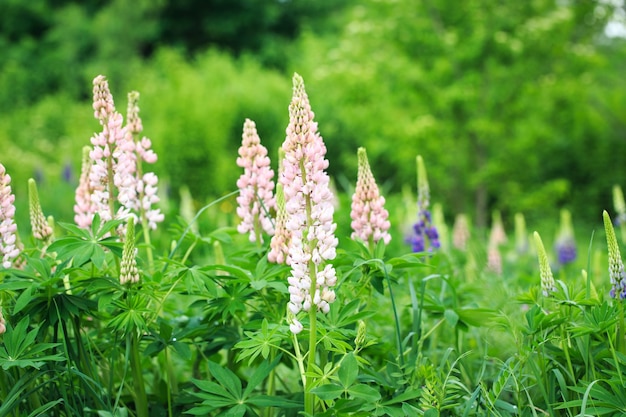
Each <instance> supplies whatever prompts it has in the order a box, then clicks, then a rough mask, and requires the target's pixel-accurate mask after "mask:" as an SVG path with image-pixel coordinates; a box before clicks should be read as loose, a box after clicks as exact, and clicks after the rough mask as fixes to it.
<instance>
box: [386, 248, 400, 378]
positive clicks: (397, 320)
mask: <svg viewBox="0 0 626 417" xmlns="http://www.w3.org/2000/svg"><path fill="white" fill-rule="evenodd" d="M381 263H382V265H383V272H384V274H385V281H387V287H389V298H390V299H391V308H392V310H393V319H394V321H395V329H396V345H397V349H398V360H399V361H400V367H401V368H404V352H403V350H402V335H401V333H400V318H399V316H398V309H397V307H396V300H395V297H394V296H393V289H392V288H391V279H390V278H389V274H388V273H387V267H386V265H385V264H384V262H383V261H382V260H381Z"/></svg>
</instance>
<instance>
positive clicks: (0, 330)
mask: <svg viewBox="0 0 626 417" xmlns="http://www.w3.org/2000/svg"><path fill="white" fill-rule="evenodd" d="M6 331H7V322H6V320H5V319H4V316H3V315H2V307H0V334H4V332H6Z"/></svg>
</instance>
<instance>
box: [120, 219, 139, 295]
mask: <svg viewBox="0 0 626 417" xmlns="http://www.w3.org/2000/svg"><path fill="white" fill-rule="evenodd" d="M136 253H137V249H136V248H135V220H134V218H133V217H129V218H128V222H127V223H126V238H125V240H124V251H123V252H122V264H121V265H120V283H121V284H122V285H124V284H127V283H131V284H134V283H137V282H139V271H138V270H137V258H136V257H135V256H136Z"/></svg>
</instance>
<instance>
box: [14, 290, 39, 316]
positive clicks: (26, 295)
mask: <svg viewBox="0 0 626 417" xmlns="http://www.w3.org/2000/svg"><path fill="white" fill-rule="evenodd" d="M31 285H32V284H31ZM33 298H34V297H33V296H32V287H31V288H27V289H25V290H24V292H22V293H21V294H20V295H19V297H17V300H15V306H14V307H13V315H16V314H17V313H19V312H20V311H22V310H23V309H24V308H25V307H26V306H28V304H30V302H31V301H32V300H33Z"/></svg>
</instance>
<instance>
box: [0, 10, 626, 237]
mask: <svg viewBox="0 0 626 417" xmlns="http://www.w3.org/2000/svg"><path fill="white" fill-rule="evenodd" d="M625 14H626V11H625V10H624V4H623V2H619V1H617V0H615V1H606V0H602V1H600V0H598V1H592V0H588V1H577V0H570V1H567V0H524V1H507V2H500V1H495V0H466V1H458V0H360V1H357V0H84V1H78V0H76V1H70V0H29V1H24V0H1V1H0V149H1V151H0V162H2V163H3V164H4V165H5V166H6V167H7V169H8V171H9V172H10V173H11V175H12V176H13V178H14V183H13V186H14V189H15V192H16V194H18V200H22V201H25V196H26V180H27V179H28V178H29V177H35V178H37V179H38V180H39V182H40V187H41V190H42V191H41V192H40V194H41V195H42V200H43V201H42V202H43V204H44V209H45V211H46V212H47V213H49V214H53V215H55V217H57V218H58V219H61V220H63V221H71V219H72V218H73V214H72V206H73V200H72V198H73V190H74V188H75V187H76V182H77V178H78V175H79V170H80V158H81V148H82V147H83V146H85V145H88V144H89V138H90V137H91V135H92V134H93V133H94V132H96V131H98V130H99V125H98V123H97V121H96V120H95V119H94V118H93V112H92V108H91V80H92V79H93V78H94V77H95V76H96V75H98V74H104V75H106V76H107V77H108V79H109V83H110V86H111V89H112V91H113V95H114V98H115V100H116V106H117V109H118V111H120V112H121V113H122V114H125V112H126V94H127V93H128V92H129V91H131V90H137V91H139V92H140V93H141V99H140V107H141V113H140V115H141V117H142V118H143V122H144V123H143V124H144V133H145V134H146V136H148V137H150V138H151V139H152V140H153V146H154V149H155V151H156V152H157V154H158V155H159V162H158V163H157V164H156V166H155V168H154V170H155V171H156V172H157V174H158V175H159V177H160V178H161V181H162V186H164V187H165V186H166V185H167V191H168V193H169V195H170V196H171V197H172V199H173V200H174V201H176V200H177V199H178V198H179V197H178V196H179V189H180V187H181V186H183V185H186V186H188V187H189V190H190V191H191V194H192V195H193V197H194V198H195V199H196V201H198V202H199V204H203V203H205V202H208V201H211V199H214V198H215V197H218V196H221V195H223V194H225V193H228V192H230V191H233V190H234V189H235V187H236V186H235V182H236V179H237V177H238V176H239V175H240V169H239V168H238V167H237V166H236V164H235V159H236V157H237V148H238V147H239V144H240V141H241V131H242V126H243V121H244V119H245V118H246V117H248V118H251V119H253V120H254V121H255V122H256V123H257V127H258V130H259V134H260V136H261V140H262V141H263V143H264V144H265V145H266V146H267V147H268V149H269V151H270V155H276V154H277V149H278V147H279V146H280V144H281V143H282V141H283V139H284V135H285V128H286V126H287V123H288V111H287V108H288V105H289V101H290V97H291V76H292V74H293V72H294V71H295V72H298V73H299V74H301V75H302V76H303V77H304V80H305V83H306V87H307V92H308V94H309V98H310V100H311V104H312V107H313V110H314V111H315V113H316V120H317V122H318V123H319V129H320V132H321V134H322V136H323V138H324V140H325V142H326V145H327V147H328V149H329V154H328V159H329V161H330V168H329V170H330V173H331V175H332V176H333V177H334V179H335V182H336V185H337V188H338V189H339V190H340V191H345V192H351V187H353V185H352V184H354V182H355V180H356V151H357V148H358V147H359V146H365V147H366V148H367V151H368V156H369V158H370V163H371V165H372V169H373V171H374V175H375V176H376V178H377V180H378V182H379V184H380V185H381V186H382V188H383V190H384V192H385V193H387V194H389V195H399V194H400V193H401V192H402V190H407V189H408V190H411V191H412V192H413V193H414V191H413V190H415V188H416V174H415V171H416V168H415V157H416V155H417V154H421V155H422V156H423V157H424V160H425V162H426V165H427V169H428V174H429V181H430V186H431V195H432V199H433V201H435V202H439V203H441V204H442V205H443V207H444V211H445V213H446V216H447V217H448V218H449V219H450V218H451V216H453V215H454V214H456V213H460V212H465V213H469V214H470V215H471V216H473V218H474V219H475V220H476V223H477V225H478V226H484V225H487V224H488V223H489V219H490V212H491V211H492V210H495V209H497V210H500V212H501V213H502V214H503V218H504V219H505V221H507V222H509V224H512V220H513V214H514V213H515V212H523V213H524V214H525V215H526V216H527V218H528V219H530V220H531V221H532V220H533V219H541V218H551V219H558V210H560V209H561V208H568V209H570V210H571V211H572V213H573V216H574V218H575V220H581V221H585V222H588V223H592V222H593V223H597V224H600V219H601V212H602V209H609V210H610V209H612V200H611V188H612V186H613V184H620V185H622V186H626V38H624V37H620V36H607V31H606V27H607V24H609V23H610V24H611V25H613V27H614V28H617V29H618V30H620V28H621V29H623V26H620V25H619V24H617V23H616V21H619V20H620V19H621V20H622V21H624V15H625ZM273 164H274V168H276V165H277V164H276V157H274V158H273ZM60 196H63V197H62V198H61V197H60ZM64 196H67V198H65V197H64Z"/></svg>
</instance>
